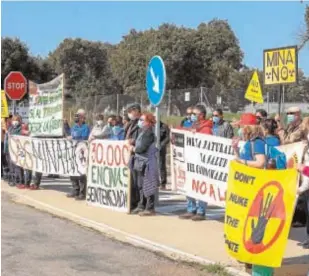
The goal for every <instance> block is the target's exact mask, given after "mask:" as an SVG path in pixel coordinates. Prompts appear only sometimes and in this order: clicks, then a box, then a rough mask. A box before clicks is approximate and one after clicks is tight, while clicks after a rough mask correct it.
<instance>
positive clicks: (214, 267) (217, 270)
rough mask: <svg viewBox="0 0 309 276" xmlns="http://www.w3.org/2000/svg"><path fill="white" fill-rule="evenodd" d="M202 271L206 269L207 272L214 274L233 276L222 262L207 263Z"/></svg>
mask: <svg viewBox="0 0 309 276" xmlns="http://www.w3.org/2000/svg"><path fill="white" fill-rule="evenodd" d="M202 271H206V272H207V273H210V274H211V275H213V276H232V274H230V273H229V272H227V270H226V269H225V267H224V266H222V265H221V264H210V265H205V266H203V268H202Z"/></svg>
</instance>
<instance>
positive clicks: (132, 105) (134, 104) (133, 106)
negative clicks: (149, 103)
mask: <svg viewBox="0 0 309 276" xmlns="http://www.w3.org/2000/svg"><path fill="white" fill-rule="evenodd" d="M133 109H137V110H139V111H141V105H140V104H139V103H132V104H128V105H127V111H131V110H133Z"/></svg>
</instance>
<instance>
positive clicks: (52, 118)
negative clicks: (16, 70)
mask: <svg viewBox="0 0 309 276" xmlns="http://www.w3.org/2000/svg"><path fill="white" fill-rule="evenodd" d="M63 82H64V75H63V74H62V75H60V76H58V77H57V78H55V79H53V80H52V81H50V82H47V83H43V84H36V83H34V82H32V81H29V99H30V103H29V130H30V133H31V136H49V137H50V136H54V137H61V136H62V135H63V121H62V120H63Z"/></svg>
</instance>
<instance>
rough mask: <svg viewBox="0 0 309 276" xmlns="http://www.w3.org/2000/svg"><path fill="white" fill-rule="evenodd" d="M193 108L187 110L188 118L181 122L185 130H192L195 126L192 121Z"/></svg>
mask: <svg viewBox="0 0 309 276" xmlns="http://www.w3.org/2000/svg"><path fill="white" fill-rule="evenodd" d="M192 112H193V108H192V107H188V108H187V115H186V117H185V118H184V119H183V120H182V121H181V123H180V126H181V127H183V128H190V127H192V125H193V122H192V121H191V116H192Z"/></svg>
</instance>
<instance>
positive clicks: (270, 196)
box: [224, 161, 298, 267]
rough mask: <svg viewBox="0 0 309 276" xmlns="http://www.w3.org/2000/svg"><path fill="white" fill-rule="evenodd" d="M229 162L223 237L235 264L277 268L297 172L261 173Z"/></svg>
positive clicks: (280, 257) (293, 195)
mask: <svg viewBox="0 0 309 276" xmlns="http://www.w3.org/2000/svg"><path fill="white" fill-rule="evenodd" d="M262 172H263V173H261V170H260V169H254V168H250V167H248V166H244V165H241V164H239V163H238V162H236V161H232V162H231V164H230V171H229V177H228V190H227V196H226V199H227V202H226V212H225V223H224V234H225V247H226V250H227V252H228V253H229V254H230V255H231V256H232V257H234V258H236V259H237V260H238V261H241V262H244V263H249V264H256V265H262V266H268V267H280V266H281V262H282V258H283V254H284V252H285V247H286V243H287V239H288V235H289V231H290V226H291V223H292V218H293V214H294V205H295V201H296V189H297V185H296V182H297V175H298V173H297V170H296V169H288V170H263V171H262Z"/></svg>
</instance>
